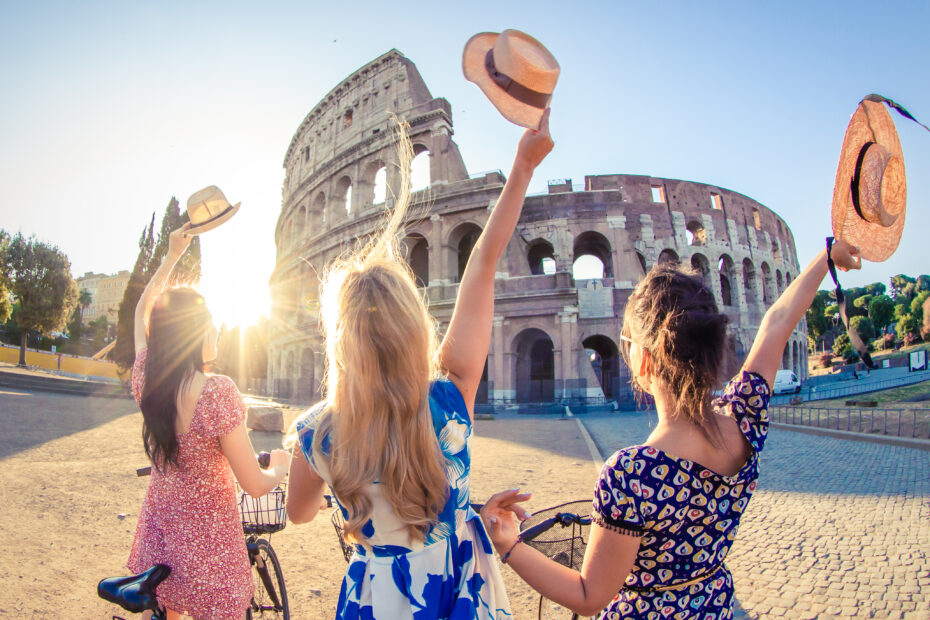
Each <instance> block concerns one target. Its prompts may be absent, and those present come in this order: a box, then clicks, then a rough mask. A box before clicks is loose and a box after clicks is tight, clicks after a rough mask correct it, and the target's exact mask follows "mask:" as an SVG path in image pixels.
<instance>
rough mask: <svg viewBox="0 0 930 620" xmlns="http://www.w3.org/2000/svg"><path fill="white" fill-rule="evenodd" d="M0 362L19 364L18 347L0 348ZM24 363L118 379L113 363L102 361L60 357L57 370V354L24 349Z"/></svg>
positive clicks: (67, 356) (117, 370) (4, 346)
mask: <svg viewBox="0 0 930 620" xmlns="http://www.w3.org/2000/svg"><path fill="white" fill-rule="evenodd" d="M0 362H6V363H8V364H17V363H19V347H10V346H7V345H3V346H0ZM26 363H27V364H29V365H30V366H38V367H39V368H47V369H49V370H61V371H63V372H72V373H75V374H78V375H88V376H91V377H111V378H114V379H119V378H120V374H119V368H118V367H117V365H116V364H115V363H113V362H105V361H103V360H92V359H89V358H86V357H75V356H72V355H62V356H61V367H60V368H59V367H58V354H57V353H49V352H48V351H34V350H32V349H26Z"/></svg>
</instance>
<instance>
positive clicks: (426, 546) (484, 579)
mask: <svg viewBox="0 0 930 620" xmlns="http://www.w3.org/2000/svg"><path fill="white" fill-rule="evenodd" d="M429 406H430V412H431V413H432V416H433V428H434V429H435V431H436V436H437V438H438V439H439V444H440V446H441V448H442V453H443V455H444V456H445V458H446V477H447V479H448V483H449V498H448V500H447V501H446V504H445V506H444V508H443V510H442V512H441V513H440V514H439V522H438V523H436V524H435V525H433V526H432V527H431V528H430V529H429V531H428V532H427V534H426V538H425V540H424V541H423V542H419V541H411V540H410V537H409V534H408V530H407V526H406V525H405V524H404V523H403V522H402V521H401V520H400V519H398V518H397V516H396V515H395V514H394V511H393V510H392V508H391V505H390V504H389V503H388V501H387V499H385V497H384V495H383V494H382V493H381V491H380V489H379V486H378V482H377V481H374V482H373V483H372V484H369V485H368V487H367V489H366V493H367V494H368V496H369V498H370V499H371V503H372V508H373V509H372V515H371V519H370V520H369V521H368V523H366V524H365V526H364V527H363V528H362V534H363V535H364V536H365V541H364V543H363V544H361V545H357V547H356V551H355V554H354V555H353V556H352V559H351V560H350V561H349V569H348V571H347V572H346V576H345V578H344V579H343V581H342V590H341V591H340V593H339V602H338V603H337V605H336V618H337V619H338V620H355V619H356V618H359V619H381V620H407V619H409V620H438V619H440V618H449V619H451V620H466V619H467V620H472V619H475V618H480V619H481V620H485V619H487V620H500V619H503V618H511V614H510V601H509V600H508V598H507V592H506V590H505V589H504V583H503V580H502V579H501V574H500V568H499V566H498V564H497V560H496V559H495V558H494V555H493V553H494V550H493V547H492V546H491V541H490V539H489V538H488V535H487V532H486V531H485V529H484V526H483V525H482V523H481V519H480V517H479V516H478V515H477V514H476V513H475V511H474V510H472V508H471V507H470V506H469V491H468V488H469V476H470V472H471V448H470V438H471V432H472V426H471V420H470V418H469V415H468V409H467V408H466V406H465V401H464V399H463V398H462V395H461V393H460V392H459V390H458V388H456V387H455V385H454V384H453V383H452V382H451V381H448V380H439V381H435V382H433V384H432V385H431V386H430V392H429ZM320 411H321V409H312V410H310V411H309V412H308V413H307V414H305V416H304V417H303V419H301V420H300V421H298V423H297V433H298V437H299V440H300V446H301V449H302V451H303V453H304V456H305V457H306V458H307V462H308V463H310V466H311V467H312V468H313V469H314V470H315V471H316V472H317V473H318V474H319V475H320V477H321V478H323V480H325V481H326V482H327V483H330V482H331V481H332V479H331V478H330V475H329V468H328V467H327V461H328V458H329V449H330V443H329V437H324V438H323V439H322V441H321V442H320V444H321V450H320V451H317V452H314V450H313V436H314V432H315V430H316V426H317V423H318V421H319V413H320ZM320 452H322V454H320ZM336 499H337V501H338V497H337V498H336ZM340 509H341V510H342V512H343V515H344V516H347V513H346V511H345V509H344V508H342V506H341V505H340Z"/></svg>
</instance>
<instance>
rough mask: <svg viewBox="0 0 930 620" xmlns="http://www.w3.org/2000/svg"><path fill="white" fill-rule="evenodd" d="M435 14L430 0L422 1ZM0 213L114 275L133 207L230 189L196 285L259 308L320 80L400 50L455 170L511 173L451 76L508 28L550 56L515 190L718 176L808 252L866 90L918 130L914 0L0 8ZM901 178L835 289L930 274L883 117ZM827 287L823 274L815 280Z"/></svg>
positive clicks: (921, 229) (927, 192)
mask: <svg viewBox="0 0 930 620" xmlns="http://www.w3.org/2000/svg"><path fill="white" fill-rule="evenodd" d="M436 7H442V8H436ZM0 8H2V15H3V19H2V21H0V227H2V228H4V229H6V230H11V231H14V232H15V231H22V232H23V233H24V234H27V235H28V234H35V235H36V236H37V237H39V238H40V239H43V240H46V241H50V242H53V243H55V244H57V245H58V246H59V247H60V248H61V249H62V250H63V251H64V252H65V253H67V254H68V256H69V257H70V258H71V262H72V267H73V272H74V275H75V276H78V275H81V274H83V273H84V272H85V271H95V272H107V273H112V272H115V271H118V270H120V269H131V268H132V264H133V262H134V260H135V257H136V254H137V251H138V248H137V242H138V238H139V235H140V232H141V230H142V228H143V226H144V225H145V224H146V222H147V221H148V219H149V217H150V216H151V213H152V212H153V211H156V212H157V214H158V218H160V217H161V213H162V212H163V210H164V207H165V206H166V204H167V202H168V200H169V198H170V197H171V196H172V195H175V196H177V197H178V199H179V200H180V201H181V203H182V205H183V204H184V203H185V201H186V199H187V197H188V196H189V195H190V194H191V193H193V192H194V191H196V190H197V189H200V188H201V187H203V186H205V185H210V184H216V185H219V186H220V187H221V188H222V189H223V190H224V191H225V193H226V195H227V197H229V198H230V200H231V201H233V202H237V201H242V208H241V210H240V212H239V214H238V215H237V216H236V217H235V218H233V219H232V220H231V221H230V222H229V224H227V225H225V226H224V227H222V228H220V229H217V230H216V231H214V232H212V233H210V234H208V235H205V236H204V237H203V238H202V243H203V279H202V283H201V288H202V289H203V291H204V293H205V295H206V296H207V299H208V303H209V304H210V306H211V309H212V310H213V312H214V314H215V315H216V316H217V318H218V319H220V320H221V321H225V322H227V323H230V324H231V323H235V322H240V321H241V322H251V321H252V320H253V319H254V318H255V317H256V316H257V315H258V314H260V313H263V312H264V313H267V312H268V306H269V298H268V291H267V281H268V277H269V276H270V274H271V270H272V269H273V267H274V260H275V247H274V236H273V231H274V226H275V222H276V220H277V217H278V213H279V211H280V206H281V183H282V181H283V178H284V170H283V168H282V161H283V159H284V154H285V151H286V149H287V146H288V144H289V142H290V140H291V137H292V136H293V133H294V131H295V130H296V129H297V127H298V125H299V124H300V122H301V120H302V119H303V118H304V116H305V115H306V114H307V112H309V111H310V109H311V108H312V107H313V106H314V105H315V104H316V103H317V101H319V99H320V98H321V97H322V96H324V95H325V94H326V93H327V92H329V90H330V89H331V88H333V87H334V86H335V85H336V84H337V83H338V82H339V81H341V80H342V79H343V78H344V77H346V76H347V75H349V74H350V73H351V72H353V71H354V70H355V69H357V68H359V67H360V66H362V65H364V64H365V63H367V62H369V61H370V60H372V59H374V58H376V57H377V56H379V55H381V54H383V53H384V52H386V51H388V50H389V49H391V48H396V49H398V50H400V51H401V52H402V53H404V54H405V55H406V56H407V57H408V58H410V59H411V60H412V61H413V62H415V63H416V65H417V67H418V69H419V71H420V73H421V74H422V75H423V77H424V79H425V81H426V83H427V85H428V86H429V88H430V90H431V92H432V94H433V96H436V97H445V98H447V99H448V100H449V101H450V102H451V103H452V109H453V122H454V124H455V136H454V140H455V141H456V142H457V143H458V145H459V147H460V148H461V151H462V155H463V157H464V159H465V164H466V166H467V167H468V170H469V172H470V173H472V174H474V173H479V172H482V171H486V170H493V169H503V170H504V171H505V172H506V171H507V170H508V169H509V166H510V162H511V160H512V157H513V152H514V146H515V143H516V140H517V139H518V137H519V135H520V129H519V128H517V127H516V126H513V125H511V124H509V123H508V122H506V121H505V120H503V118H501V117H500V116H499V115H498V114H497V112H496V111H495V110H494V108H493V107H492V106H491V105H490V103H488V102H487V100H486V99H485V98H484V96H483V95H482V94H481V92H480V91H479V90H478V88H477V87H476V86H474V85H473V84H471V83H469V82H467V81H465V79H464V78H463V77H462V74H461V51H462V46H463V45H464V43H465V41H466V40H467V39H468V37H469V36H471V35H472V34H474V33H476V32H481V31H494V32H499V31H500V30H503V29H505V28H519V29H522V30H525V31H527V32H529V33H531V34H533V35H534V36H536V37H537V38H538V39H540V40H541V41H542V42H543V43H545V44H546V45H547V46H548V47H549V49H550V50H551V51H552V52H553V53H554V54H555V56H556V57H557V58H558V60H559V62H560V64H561V67H562V75H561V78H560V81H559V84H558V87H557V89H556V93H555V97H554V98H553V103H552V108H553V112H552V122H551V125H552V133H553V136H554V138H555V141H556V147H555V150H554V151H553V153H552V154H551V155H550V157H549V158H548V159H547V160H546V161H545V162H544V163H543V165H542V166H541V167H540V169H539V170H538V171H537V174H536V176H535V178H534V180H533V183H532V185H531V187H530V191H531V192H541V191H544V190H545V186H546V180H547V179H553V178H562V177H570V178H572V179H573V180H574V181H575V182H576V183H581V182H583V180H584V175H586V174H606V173H627V174H649V175H654V176H659V177H669V178H679V179H687V180H691V181H700V182H705V183H710V184H713V185H718V186H721V187H726V188H728V189H731V190H734V191H737V192H741V193H743V194H746V195H748V196H750V197H751V198H754V199H755V200H758V201H759V202H761V203H763V204H765V205H766V206H768V207H770V208H772V209H773V210H775V211H776V212H777V213H779V214H780V215H781V216H782V217H783V218H784V219H785V220H786V221H787V223H788V225H789V226H790V227H791V229H792V230H793V232H794V235H795V239H796V241H797V246H798V254H799V259H800V261H801V262H802V263H806V262H807V261H809V260H810V259H811V258H812V257H813V255H814V254H815V253H816V252H817V251H819V249H820V248H821V247H822V244H823V238H824V236H826V235H827V234H829V232H830V230H829V228H830V223H829V207H830V201H831V198H832V191H833V182H834V177H835V174H836V164H837V160H838V158H839V149H840V145H841V143H842V139H843V133H844V131H845V127H846V124H847V122H848V120H849V116H850V115H851V114H852V112H853V111H854V110H855V106H856V104H857V103H858V101H859V100H860V99H861V98H862V97H863V96H864V95H866V94H868V93H871V92H877V93H881V94H883V95H885V96H888V97H890V98H892V99H895V100H897V101H898V102H899V103H901V104H902V105H904V106H905V107H906V108H908V109H909V110H910V111H911V112H912V113H913V114H914V115H915V116H917V118H918V119H921V120H922V121H923V122H924V123H926V124H928V125H930V79H928V72H930V69H928V65H930V36H928V34H927V29H926V26H927V24H930V3H928V2H895V1H887V2H881V3H880V2H874V1H872V2H845V1H844V2H777V3H776V2H773V3H761V2H745V1H744V2H733V3H730V2H690V1H688V2H661V3H655V2H637V3H630V2H620V1H615V2H602V3H594V2H583V1H576V2H572V3H568V2H558V3H555V2H553V3H550V2H532V3H529V2H526V3H516V2H513V3H505V2H482V1H474V2H467V3H466V2H461V3H456V6H451V5H449V4H447V3H435V2H431V3H427V2H422V3H413V2H368V1H358V0H357V1H355V2H350V3H346V2H330V3H318V2H313V3H311V2H268V3H258V2H248V3H245V2H197V3H192V2H178V1H165V2H158V3H154V2H133V1H125V2H115V1H114V2H40V1H36V2H25V1H22V0H21V1H20V2H16V3H13V2H9V1H7V0H3V1H2V4H0ZM895 120H896V124H897V127H898V132H899V135H900V137H901V142H902V145H903V148H904V155H905V163H906V167H907V171H908V198H909V200H908V212H907V226H906V227H905V231H904V236H903V239H902V241H901V245H900V247H899V249H898V252H897V253H896V254H895V255H894V256H893V257H892V258H891V259H889V260H888V261H887V262H885V263H880V264H870V265H867V266H866V268H864V269H863V270H862V272H861V273H858V274H855V275H846V276H845V277H843V278H841V280H842V282H843V284H844V285H860V284H865V283H868V282H873V281H884V282H886V283H887V281H888V278H889V277H890V276H891V275H894V274H897V273H908V274H911V275H916V274H919V273H926V272H930V263H928V260H927V258H926V256H927V254H926V246H927V242H928V234H927V231H928V230H930V213H928V206H930V205H928V203H930V178H928V174H927V172H928V170H930V133H927V132H925V131H923V130H922V129H920V128H919V127H917V125H915V124H913V123H911V122H909V121H905V120H904V119H901V118H900V117H897V115H895ZM825 286H826V285H825Z"/></svg>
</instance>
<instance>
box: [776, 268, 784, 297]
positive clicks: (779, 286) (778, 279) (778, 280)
mask: <svg viewBox="0 0 930 620" xmlns="http://www.w3.org/2000/svg"><path fill="white" fill-rule="evenodd" d="M775 290H776V291H778V294H779V295H781V292H782V291H783V290H785V286H784V284H783V283H782V279H781V270H780V269H776V270H775Z"/></svg>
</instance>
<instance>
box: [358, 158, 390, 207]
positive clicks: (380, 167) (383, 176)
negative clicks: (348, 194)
mask: <svg viewBox="0 0 930 620" xmlns="http://www.w3.org/2000/svg"><path fill="white" fill-rule="evenodd" d="M362 178H363V180H364V182H365V186H366V188H370V189H369V190H366V191H368V192H369V194H370V195H369V196H361V195H360V196H359V198H360V199H361V200H362V201H364V202H365V203H367V204H372V205H377V204H381V203H383V202H385V201H386V200H387V199H388V196H389V195H390V192H389V191H388V186H387V164H386V163H384V161H383V160H381V159H376V160H374V161H371V162H369V163H368V165H366V166H365V175H364V176H363V177H362Z"/></svg>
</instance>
